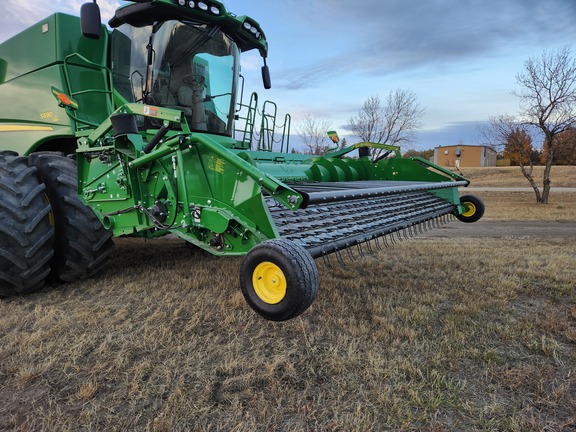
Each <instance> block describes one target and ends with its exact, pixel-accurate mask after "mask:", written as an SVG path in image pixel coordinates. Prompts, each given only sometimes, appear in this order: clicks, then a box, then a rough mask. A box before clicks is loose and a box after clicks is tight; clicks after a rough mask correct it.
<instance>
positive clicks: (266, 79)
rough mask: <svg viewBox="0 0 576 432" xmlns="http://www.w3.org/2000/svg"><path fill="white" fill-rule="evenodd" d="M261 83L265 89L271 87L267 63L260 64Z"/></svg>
mask: <svg viewBox="0 0 576 432" xmlns="http://www.w3.org/2000/svg"><path fill="white" fill-rule="evenodd" d="M262 83H263V84H264V88H265V89H266V90H268V89H271V88H272V82H271V80H270V69H268V65H266V64H265V65H264V66H262Z"/></svg>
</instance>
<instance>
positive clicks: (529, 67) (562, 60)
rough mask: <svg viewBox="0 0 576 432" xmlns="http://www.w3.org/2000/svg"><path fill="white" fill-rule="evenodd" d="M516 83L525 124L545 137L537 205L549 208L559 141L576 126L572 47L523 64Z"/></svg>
mask: <svg viewBox="0 0 576 432" xmlns="http://www.w3.org/2000/svg"><path fill="white" fill-rule="evenodd" d="M516 81H517V82H518V84H519V85H520V87H521V89H520V90H519V91H518V92H516V93H515V94H516V95H517V96H518V97H520V100H521V112H520V114H521V116H522V117H524V118H525V121H524V123H525V124H528V125H533V126H535V127H537V128H539V129H540V130H541V131H542V133H543V134H544V144H543V149H542V151H543V152H544V153H545V154H546V161H545V168H544V181H543V188H542V195H541V197H540V199H538V202H540V203H542V204H548V197H549V195H550V185H551V180H550V171H551V169H552V161H553V159H554V150H555V147H556V143H557V137H558V135H559V134H561V133H562V132H564V131H565V130H567V129H569V128H571V127H574V126H576V59H575V58H574V57H573V55H572V52H571V50H570V48H569V47H564V48H562V49H559V50H553V51H545V52H544V53H543V54H542V56H541V57H539V58H530V59H528V60H527V61H526V62H525V63H524V70H523V71H522V72H521V73H519V74H518V75H516Z"/></svg>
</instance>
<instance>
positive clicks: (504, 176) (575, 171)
mask: <svg viewBox="0 0 576 432" xmlns="http://www.w3.org/2000/svg"><path fill="white" fill-rule="evenodd" d="M462 172H463V174H464V176H465V177H466V178H468V179H469V180H470V181H471V182H472V184H471V186H474V187H530V184H529V183H528V180H526V178H525V177H524V176H523V175H522V172H521V171H520V167H493V168H462ZM543 174H544V167H542V166H536V167H534V174H533V175H534V180H535V181H536V183H537V184H538V186H539V187H540V188H542V178H543ZM550 178H551V180H552V183H551V184H552V187H571V188H574V187H576V166H553V167H552V171H551V174H550Z"/></svg>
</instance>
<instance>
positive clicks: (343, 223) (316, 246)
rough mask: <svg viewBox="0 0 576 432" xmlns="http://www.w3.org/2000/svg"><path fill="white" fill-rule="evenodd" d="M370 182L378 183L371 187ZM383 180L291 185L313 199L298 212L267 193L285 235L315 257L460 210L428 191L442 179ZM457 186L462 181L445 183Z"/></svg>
mask: <svg viewBox="0 0 576 432" xmlns="http://www.w3.org/2000/svg"><path fill="white" fill-rule="evenodd" d="M350 183H352V182H350ZM366 183H371V185H374V184H378V187H366V186H367V184H366ZM382 183H384V182H353V185H354V188H350V184H349V182H344V183H340V184H334V183H328V184H327V183H319V184H298V185H296V184H294V185H291V186H293V187H295V188H297V189H298V190H299V191H303V192H305V193H307V194H308V195H309V197H310V200H309V201H308V206H307V208H305V209H299V210H297V211H296V212H293V211H291V210H288V209H286V208H285V207H283V206H279V205H277V204H275V201H273V200H272V199H270V198H268V197H267V198H266V200H267V202H268V205H269V209H270V213H271V215H272V218H273V220H274V222H275V224H276V227H277V228H278V231H279V234H280V236H281V237H282V238H286V239H289V240H292V241H294V242H295V243H298V244H299V245H301V246H302V247H303V248H305V249H306V250H308V252H310V254H311V255H312V256H313V257H314V258H318V257H320V256H325V255H327V254H331V253H334V252H338V251H340V250H343V249H346V248H350V247H352V246H356V245H359V244H361V243H364V242H368V241H370V240H375V239H378V238H379V237H382V236H385V235H387V234H391V233H394V232H396V231H400V230H404V229H407V228H411V227H415V226H417V225H419V224H421V223H423V222H427V221H431V220H434V219H437V218H439V217H442V216H444V215H447V214H451V213H453V212H454V210H455V209H456V205H455V204H454V203H452V202H449V201H446V200H445V199H442V198H439V197H438V196H436V195H434V194H433V193H430V192H428V191H429V190H431V189H437V188H438V187H437V185H439V184H438V183H424V184H423V183H416V182H402V184H400V183H401V182H386V183H393V187H389V186H387V185H382ZM406 183H411V184H406ZM463 183H465V182H463ZM424 185H425V186H426V187H423V186H424ZM343 186H348V188H345V189H343V188H342V187H343ZM455 186H459V184H457V182H446V183H444V184H443V187H455ZM415 188H416V189H415ZM414 189H415V190H414ZM414 231H416V230H414Z"/></svg>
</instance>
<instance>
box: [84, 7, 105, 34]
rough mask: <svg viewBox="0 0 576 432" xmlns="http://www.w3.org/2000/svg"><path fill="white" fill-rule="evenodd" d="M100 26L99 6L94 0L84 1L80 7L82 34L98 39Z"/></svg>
mask: <svg viewBox="0 0 576 432" xmlns="http://www.w3.org/2000/svg"><path fill="white" fill-rule="evenodd" d="M101 27H102V22H101V18H100V8H99V7H98V4H97V3H96V1H94V3H84V4H83V5H82V7H81V8H80V28H81V30H82V34H83V35H84V36H86V37H87V38H90V39H100V28H101Z"/></svg>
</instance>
